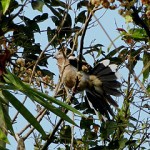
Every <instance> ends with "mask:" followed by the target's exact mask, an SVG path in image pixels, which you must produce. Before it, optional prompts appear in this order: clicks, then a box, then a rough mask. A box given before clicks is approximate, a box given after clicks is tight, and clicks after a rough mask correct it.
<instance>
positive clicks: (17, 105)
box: [2, 90, 46, 138]
mask: <svg viewBox="0 0 150 150" xmlns="http://www.w3.org/2000/svg"><path fill="white" fill-rule="evenodd" d="M2 94H3V96H4V97H5V98H6V99H7V100H8V101H9V102H10V103H11V104H12V105H13V106H14V107H15V108H16V109H17V110H18V111H19V112H20V114H22V116H23V117H24V118H25V119H26V120H27V121H28V122H29V123H30V124H31V125H32V126H33V127H34V128H35V129H36V130H38V131H39V132H40V133H41V134H42V137H43V138H46V134H45V132H44V130H43V128H42V127H41V125H40V124H39V122H38V121H37V120H36V119H35V117H34V116H33V115H32V114H31V113H30V112H29V111H28V109H27V108H26V107H24V105H23V104H22V103H21V102H20V101H19V100H18V99H17V98H16V97H15V96H14V95H12V94H11V93H10V92H8V91H6V90H3V91H2Z"/></svg>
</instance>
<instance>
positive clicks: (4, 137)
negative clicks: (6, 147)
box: [0, 128, 9, 143]
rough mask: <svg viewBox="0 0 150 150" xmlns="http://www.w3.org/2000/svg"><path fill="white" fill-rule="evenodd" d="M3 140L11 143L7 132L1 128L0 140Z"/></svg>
mask: <svg viewBox="0 0 150 150" xmlns="http://www.w3.org/2000/svg"><path fill="white" fill-rule="evenodd" d="M1 141H3V142H4V143H9V141H8V139H7V136H6V134H5V133H4V132H3V131H2V130H1V128H0V142H1Z"/></svg>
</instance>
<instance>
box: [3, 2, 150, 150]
mask: <svg viewBox="0 0 150 150" xmlns="http://www.w3.org/2000/svg"><path fill="white" fill-rule="evenodd" d="M149 5H150V3H149V1H148V0H141V1H140V2H139V1H133V0H130V1H129V0H124V1H122V0H118V1H115V0H91V2H89V1H87V0H81V1H72V0H68V1H60V0H32V1H29V0H19V1H17V0H11V1H10V0H1V1H0V147H2V148H1V149H6V143H7V144H12V143H11V141H9V138H7V135H11V136H12V137H13V138H14V139H15V140H16V142H17V143H18V148H19V147H23V149H24V147H25V146H26V145H27V143H28V142H27V138H29V137H34V142H35V144H34V148H35V149H43V150H44V149H46V148H47V147H48V146H51V145H56V147H57V149H58V150H59V149H81V150H86V149H91V150H92V149H102V150H104V149H120V150H121V149H125V148H126V149H147V144H148V142H149V141H148V139H149V134H150V133H149V121H150V120H149V116H148V114H149V113H148V110H149V109H150V106H149V97H150V83H149V72H150V46H149V42H150V28H149V27H150V6H149ZM28 7H29V8H30V13H35V15H34V17H33V18H31V16H30V13H26V12H27V11H28V9H27V8H28ZM45 10H46V11H45ZM101 10H107V11H112V12H114V11H118V15H121V16H122V17H123V18H124V21H125V22H126V23H127V24H128V27H127V28H125V27H124V28H123V27H121V28H117V31H118V34H119V37H117V38H116V39H115V40H111V38H110V37H109V34H108V33H107V31H105V29H104V27H103V26H102V25H101V23H100V21H99V18H97V17H96V14H97V13H100V11H101ZM102 17H105V15H103V16H102ZM95 20H96V21H95ZM95 22H96V23H97V24H98V25H99V27H100V28H101V29H102V30H104V32H105V33H106V36H107V37H108V39H110V41H111V44H110V46H108V49H106V48H105V47H103V43H95V42H93V41H94V39H93V40H91V43H86V42H85V40H86V38H87V37H86V34H87V32H88V30H89V29H90V30H94V29H95ZM42 24H44V25H45V27H44V29H42ZM47 24H48V25H47ZM46 25H47V26H46ZM42 34H44V36H45V39H44V41H45V42H47V45H44V48H43V45H42V42H41V43H38V42H36V41H37V39H36V38H37V35H38V37H40V36H42ZM117 40H122V43H123V44H120V45H119V44H117V46H116V44H115V42H117ZM84 43H85V44H86V45H85V44H84ZM112 47H114V48H112ZM60 48H62V49H63V48H67V49H68V50H70V51H71V53H75V54H79V58H80V56H82V57H83V56H84V57H85V58H90V59H91V60H93V61H94V64H93V65H96V63H98V62H99V61H100V60H102V59H110V60H111V62H112V63H115V64H117V65H118V66H119V68H120V72H123V73H124V74H123V77H122V89H121V90H122V97H121V98H119V99H121V100H122V103H121V102H120V107H119V109H117V110H116V111H117V112H116V116H115V118H114V119H113V120H111V121H106V122H101V121H100V120H98V119H97V117H96V115H95V114H94V112H93V111H92V109H90V108H89V107H88V106H87V103H86V101H84V94H83V93H81V94H76V95H75V93H72V95H71V97H69V98H68V97H67V96H66V92H65V90H64V88H63V86H61V79H60V82H58V84H55V83H54V75H55V73H56V72H53V71H50V70H51V68H52V67H53V64H52V63H51V62H52V61H53V55H54V52H55V51H57V49H60ZM88 60H89V59H88ZM141 66H143V67H141ZM48 67H49V68H50V69H48ZM52 92H54V96H51V95H52ZM54 97H57V98H59V100H57V99H56V98H54ZM23 99H24V100H23ZM121 100H119V101H121ZM25 101H27V102H28V103H29V104H30V103H32V105H34V108H30V107H29V106H27V105H25ZM71 103H72V106H70V105H71ZM74 107H75V108H74ZM12 108H15V109H16V111H17V112H16V114H11V113H9V111H11V109H12ZM35 109H36V111H35ZM68 110H70V111H71V112H72V119H70V114H69V116H68V115H67V112H68ZM18 114H21V115H22V116H23V117H24V118H25V119H26V120H27V124H26V125H25V124H23V125H22V127H21V129H20V130H16V128H14V126H15V124H18V123H19V117H18ZM35 114H36V115H37V116H36V115H35ZM83 114H84V115H85V116H86V117H85V116H84V115H83ZM57 116H58V117H57ZM42 121H43V122H44V121H46V124H47V126H49V127H48V128H47V127H44V125H43V124H42ZM40 122H41V124H40ZM29 127H31V128H29ZM34 129H35V130H36V131H34ZM25 131H26V132H25ZM26 133H27V134H26Z"/></svg>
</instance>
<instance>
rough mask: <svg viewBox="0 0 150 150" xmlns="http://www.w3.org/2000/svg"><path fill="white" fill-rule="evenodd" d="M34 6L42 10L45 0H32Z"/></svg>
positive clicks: (35, 8)
mask: <svg viewBox="0 0 150 150" xmlns="http://www.w3.org/2000/svg"><path fill="white" fill-rule="evenodd" d="M31 5H32V8H33V9H34V10H38V11H40V12H42V9H43V5H44V2H43V1H42V0H36V1H31Z"/></svg>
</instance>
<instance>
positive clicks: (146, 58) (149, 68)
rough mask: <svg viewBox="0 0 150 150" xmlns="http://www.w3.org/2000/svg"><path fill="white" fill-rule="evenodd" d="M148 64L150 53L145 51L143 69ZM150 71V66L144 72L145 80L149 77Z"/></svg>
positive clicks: (149, 62)
mask: <svg viewBox="0 0 150 150" xmlns="http://www.w3.org/2000/svg"><path fill="white" fill-rule="evenodd" d="M148 64H150V53H148V52H146V51H144V55H143V69H144V67H146V66H147V65H148ZM149 73H150V66H149V67H148V68H147V69H146V70H145V71H144V72H143V81H145V80H146V79H147V78H148V77H149Z"/></svg>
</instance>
